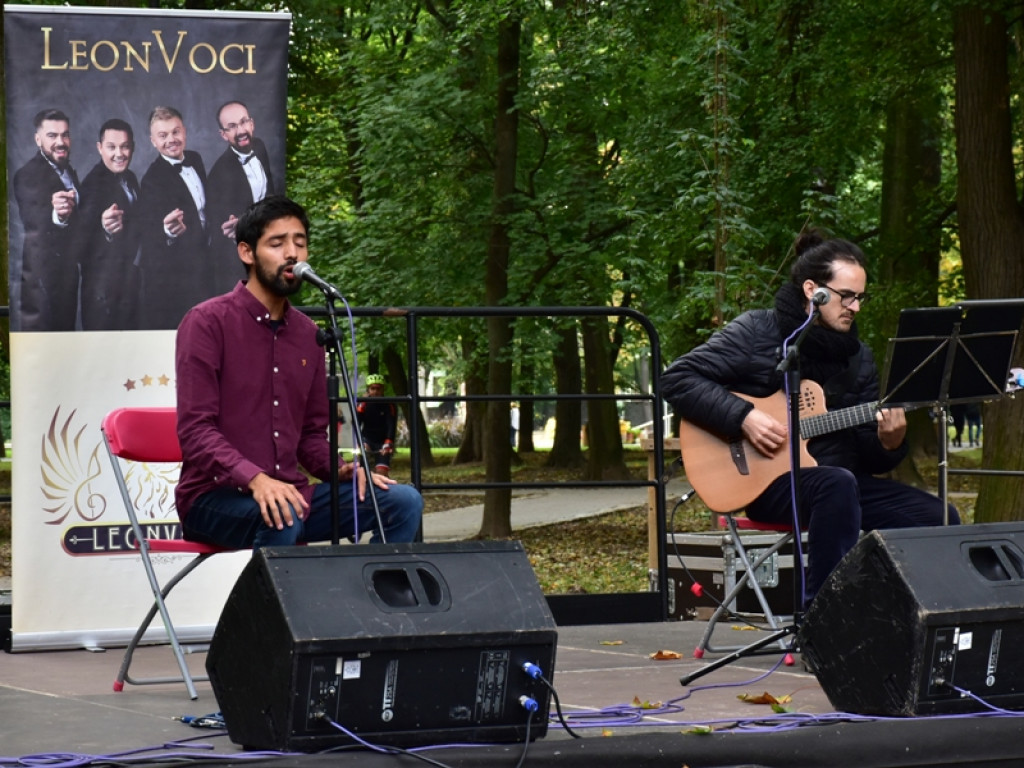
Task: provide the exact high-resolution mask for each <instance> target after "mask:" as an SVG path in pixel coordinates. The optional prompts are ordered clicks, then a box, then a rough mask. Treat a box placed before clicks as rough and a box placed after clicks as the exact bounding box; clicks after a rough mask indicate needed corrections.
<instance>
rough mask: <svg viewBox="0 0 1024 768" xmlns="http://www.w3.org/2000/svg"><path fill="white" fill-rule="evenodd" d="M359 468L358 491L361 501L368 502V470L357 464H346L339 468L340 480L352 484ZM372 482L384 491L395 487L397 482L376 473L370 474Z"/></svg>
mask: <svg viewBox="0 0 1024 768" xmlns="http://www.w3.org/2000/svg"><path fill="white" fill-rule="evenodd" d="M357 467H358V469H359V474H358V476H357V477H356V489H357V491H358V493H359V500H360V501H366V470H364V469H363V468H362V467H359V466H358V465H357V464H355V463H351V462H346V463H345V464H342V465H341V466H340V467H338V479H339V480H342V481H344V482H350V481H351V480H352V475H353V473H354V472H355V471H356V469H357ZM370 482H371V483H373V484H374V485H375V486H376V487H377V488H379V489H380V490H382V491H386V490H388V486H389V485H395V481H394V480H392V479H391V478H390V477H386V476H384V475H379V474H377V473H376V472H371V473H370Z"/></svg>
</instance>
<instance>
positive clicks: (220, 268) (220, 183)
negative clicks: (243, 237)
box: [207, 101, 282, 293]
mask: <svg viewBox="0 0 1024 768" xmlns="http://www.w3.org/2000/svg"><path fill="white" fill-rule="evenodd" d="M217 130H218V131H219V133H220V137H221V138H222V139H224V141H225V142H227V145H228V146H227V147H226V148H225V149H224V152H223V154H222V155H221V156H220V157H218V158H217V161H216V162H215V163H214V164H213V167H212V168H211V169H210V177H209V183H208V184H207V190H208V192H209V195H208V198H209V211H210V221H211V222H212V225H213V226H212V231H211V236H210V239H211V260H212V264H213V266H212V272H213V276H214V288H215V290H216V291H217V292H218V293H220V292H223V291H229V290H231V288H233V287H234V285H235V283H237V282H238V281H239V280H240V279H241V278H242V277H243V276H244V272H242V270H241V269H240V267H239V264H238V251H237V247H236V245H235V226H236V224H237V222H238V217H239V216H241V215H242V212H243V211H244V210H245V209H246V208H248V207H249V206H250V205H252V204H253V203H255V202H257V201H259V200H262V199H263V198H264V197H267V196H269V195H274V194H279V193H280V192H281V191H282V190H280V189H278V188H277V186H276V185H275V183H274V175H273V173H272V172H271V170H270V158H269V156H268V155H267V147H266V145H265V144H264V143H263V141H262V140H261V139H259V138H257V137H256V135H255V134H256V123H255V121H254V120H253V118H252V116H251V115H250V114H249V108H248V107H247V106H246V105H245V104H244V103H242V102H241V101H229V102H227V103H225V104H223V105H222V106H221V107H220V109H218V110H217Z"/></svg>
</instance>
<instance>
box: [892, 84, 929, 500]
mask: <svg viewBox="0 0 1024 768" xmlns="http://www.w3.org/2000/svg"><path fill="white" fill-rule="evenodd" d="M938 107H939V97H938V94H937V93H931V92H928V91H927V90H925V91H924V92H922V91H921V90H917V91H915V92H913V93H910V92H906V91H904V92H901V93H897V94H895V95H894V96H893V97H892V98H891V99H890V101H889V104H888V105H887V107H886V126H885V150H884V155H883V162H882V215H881V226H880V231H879V253H880V254H881V260H880V264H879V269H878V273H879V274H878V275H877V278H878V284H879V285H883V286H885V287H886V290H885V293H886V296H885V303H886V309H885V314H884V318H885V319H884V320H883V323H882V337H883V338H890V337H892V336H893V335H894V334H895V332H896V323H897V320H898V318H899V310H900V309H902V308H904V307H915V306H933V305H935V304H937V303H938V288H939V255H940V250H941V246H942V238H941V231H940V229H939V226H938V218H937V216H938V214H937V208H938V206H937V205H936V204H935V199H936V198H935V192H936V190H937V189H938V186H939V181H940V179H941V156H940V154H939V152H938V150H937V146H938V141H939V139H938V134H939V131H938V128H939V125H938V114H939V113H938ZM876 353H880V354H884V350H876ZM879 359H881V357H880V358H879ZM907 424H908V428H907V442H908V444H909V446H910V456H911V457H912V458H913V459H914V461H904V462H902V463H901V464H900V465H899V466H898V467H897V468H896V469H895V471H894V472H893V476H894V477H895V478H897V479H899V480H901V481H902V482H904V483H907V484H908V485H914V486H917V487H919V488H924V487H926V485H927V484H926V482H925V480H924V478H923V477H922V476H921V473H920V471H919V470H918V462H927V461H932V462H934V461H936V459H937V453H938V452H937V446H936V430H935V425H934V423H933V422H932V420H931V419H930V418H929V416H928V412H927V411H925V410H917V411H913V412H911V413H909V414H908V415H907Z"/></svg>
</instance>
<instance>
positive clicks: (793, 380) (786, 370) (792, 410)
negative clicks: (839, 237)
mask: <svg viewBox="0 0 1024 768" xmlns="http://www.w3.org/2000/svg"><path fill="white" fill-rule="evenodd" d="M817 316H818V304H817V303H816V302H814V301H811V317H810V319H809V320H808V321H807V323H805V324H804V327H803V328H802V329H801V330H800V333H799V334H798V335H797V337H796V339H794V341H793V343H792V344H790V346H789V348H788V349H787V350H786V357H785V358H783V360H782V361H781V362H780V363H779V365H778V366H777V367H776V369H775V370H776V371H778V372H779V373H782V374H784V375H785V380H786V384H785V386H786V394H787V395H789V423H790V427H791V428H790V432H789V466H790V473H791V477H792V488H793V551H794V553H795V555H796V557H795V558H794V561H793V626H794V628H795V627H797V626H799V624H800V621H801V620H802V619H803V606H804V587H805V584H804V563H803V547H802V546H801V541H800V525H801V521H802V520H803V506H804V505H803V494H802V492H801V490H800V344H801V343H802V342H803V340H804V337H805V336H806V335H807V332H808V331H810V329H811V326H812V325H814V321H815V319H816V318H817Z"/></svg>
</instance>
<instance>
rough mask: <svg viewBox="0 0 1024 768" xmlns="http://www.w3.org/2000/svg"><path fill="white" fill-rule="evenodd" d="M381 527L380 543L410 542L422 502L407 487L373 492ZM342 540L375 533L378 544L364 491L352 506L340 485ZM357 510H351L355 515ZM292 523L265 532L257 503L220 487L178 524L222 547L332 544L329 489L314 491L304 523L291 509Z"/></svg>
mask: <svg viewBox="0 0 1024 768" xmlns="http://www.w3.org/2000/svg"><path fill="white" fill-rule="evenodd" d="M375 491H376V494H377V505H378V506H379V507H380V516H381V522H382V524H383V532H384V537H383V540H384V541H387V542H388V543H389V544H395V543H399V542H408V541H414V540H415V539H416V534H417V532H418V531H419V528H420V520H421V516H422V513H423V497H422V496H420V494H419V491H417V490H416V489H415V488H413V487H412V486H411V485H390V486H388V490H386V491H384V490H381V489H379V488H376V489H375ZM338 496H339V498H338V506H339V511H340V518H339V531H340V537H341V538H350V537H353V536H357V535H361V534H363V533H364V532H366V531H370V530H372V531H373V535H372V536H371V538H370V541H371V543H374V544H376V543H380V542H381V541H382V538H381V526H379V525H378V524H377V520H376V515H375V514H374V511H373V502H372V501H371V499H370V489H369V487H368V488H367V490H366V500H365V501H363V502H360V503H359V504H358V506H355V505H353V503H352V502H353V498H354V493H353V489H352V484H351V483H342V484H341V486H340V488H339V492H338ZM354 508H355V511H354ZM292 514H293V515H294V521H295V522H294V524H293V525H291V526H285V527H284V528H283V529H282V530H280V531H279V530H277V529H276V528H271V527H268V526H267V524H266V523H264V522H263V518H262V517H261V516H260V507H259V504H257V503H256V501H255V500H254V499H253V498H252V496H251V495H250V494H248V493H242V492H241V491H239V490H237V489H235V488H218V489H217V490H214V491H210V492H209V493H204V494H203V495H202V496H200V497H199V498H198V499H196V501H195V502H194V503H193V504H192V508H191V509H189V511H188V514H186V515H185V520H184V522H183V523H182V526H181V528H182V533H183V534H184V536H185V538H186V539H189V540H191V541H202V542H205V543H207V544H217V545H219V546H223V547H233V548H236V549H247V548H249V547H252V548H254V549H255V548H258V547H280V546H290V545H292V544H303V543H307V542H312V541H330V539H331V528H332V526H331V486H330V484H329V483H320V484H319V485H317V486H315V487H314V489H313V502H312V504H310V508H309V514H308V515H307V516H306V519H305V520H300V519H299V517H298V515H297V514H296V513H295V510H294V509H293V510H292Z"/></svg>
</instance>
